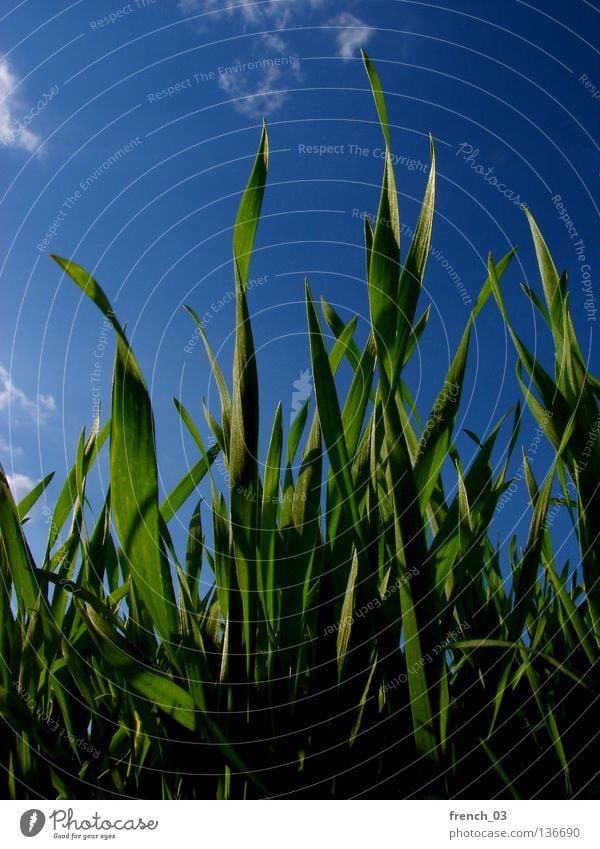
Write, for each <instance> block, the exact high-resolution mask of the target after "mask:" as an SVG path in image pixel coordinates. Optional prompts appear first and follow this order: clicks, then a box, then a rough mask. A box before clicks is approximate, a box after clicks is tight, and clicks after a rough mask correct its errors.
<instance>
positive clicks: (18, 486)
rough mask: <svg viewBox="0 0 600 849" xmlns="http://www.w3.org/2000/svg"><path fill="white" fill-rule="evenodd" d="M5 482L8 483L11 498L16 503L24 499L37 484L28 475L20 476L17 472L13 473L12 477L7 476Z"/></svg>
mask: <svg viewBox="0 0 600 849" xmlns="http://www.w3.org/2000/svg"><path fill="white" fill-rule="evenodd" d="M6 480H7V481H8V485H9V487H10V489H11V492H12V494H13V498H14V499H15V501H17V502H19V501H20V500H21V499H22V498H24V497H25V496H26V495H27V493H29V492H31V490H32V489H33V487H34V486H35V485H36V483H37V482H36V481H34V480H33V479H32V478H30V477H29V475H22V474H20V473H19V472H15V474H14V475H7V476H6Z"/></svg>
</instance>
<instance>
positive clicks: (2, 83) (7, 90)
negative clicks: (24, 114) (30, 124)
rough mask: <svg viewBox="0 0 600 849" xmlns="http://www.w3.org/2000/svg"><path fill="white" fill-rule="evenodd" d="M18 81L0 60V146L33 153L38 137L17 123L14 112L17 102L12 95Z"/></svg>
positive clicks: (4, 61)
mask: <svg viewBox="0 0 600 849" xmlns="http://www.w3.org/2000/svg"><path fill="white" fill-rule="evenodd" d="M17 83H18V80H17V78H16V77H15V76H14V74H13V73H12V72H11V70H10V68H9V67H8V62H7V61H6V60H5V59H0V144H2V146H3V147H8V146H9V145H10V146H13V147H21V148H23V149H24V150H28V151H33V150H35V149H36V147H37V146H38V144H39V142H40V137H39V136H37V135H36V134H35V133H32V132H31V130H28V129H27V127H25V126H23V125H22V123H20V121H19V117H18V113H17V117H15V110H16V109H18V107H19V102H18V100H17V99H16V97H15V95H14V90H15V88H16V86H17Z"/></svg>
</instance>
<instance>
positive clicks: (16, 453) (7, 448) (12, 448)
mask: <svg viewBox="0 0 600 849" xmlns="http://www.w3.org/2000/svg"><path fill="white" fill-rule="evenodd" d="M0 454H4V456H6V457H22V456H23V449H22V448H18V447H17V446H16V445H11V444H10V442H7V440H6V439H4V437H2V436H0Z"/></svg>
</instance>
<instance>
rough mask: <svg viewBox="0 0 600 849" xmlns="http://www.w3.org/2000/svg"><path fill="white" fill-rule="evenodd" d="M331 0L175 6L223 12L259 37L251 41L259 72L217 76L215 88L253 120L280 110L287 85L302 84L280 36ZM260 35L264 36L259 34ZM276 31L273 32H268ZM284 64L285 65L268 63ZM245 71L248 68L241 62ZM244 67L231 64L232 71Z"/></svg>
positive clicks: (204, 0)
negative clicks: (217, 86)
mask: <svg viewBox="0 0 600 849" xmlns="http://www.w3.org/2000/svg"><path fill="white" fill-rule="evenodd" d="M329 2H330V0H269V2H265V3H252V2H248V3H246V4H243V5H241V3H240V0H179V3H178V6H179V9H180V11H181V12H182V13H183V14H194V13H206V12H211V11H216V10H217V9H222V10H224V11H225V13H226V14H229V15H231V16H232V17H233V16H235V18H236V19H238V20H241V21H242V23H243V25H244V27H252V28H253V29H257V30H258V32H257V33H256V34H255V37H254V38H253V39H252V43H251V44H252V47H251V50H252V53H253V55H254V56H255V57H256V60H257V61H256V63H255V64H257V65H259V67H258V68H253V69H252V70H249V71H243V72H239V73H238V72H236V73H234V74H224V75H223V74H220V75H219V77H218V85H219V87H220V88H221V89H222V90H223V91H224V92H226V94H227V95H228V96H229V97H230V98H231V99H232V101H233V106H234V108H235V109H236V110H237V111H238V112H241V113H242V114H244V115H248V116H250V117H253V118H257V117H261V116H262V115H270V114H271V113H273V112H275V111H276V110H277V109H279V108H280V107H281V106H282V104H283V103H284V102H285V101H286V100H287V98H288V96H289V90H290V89H291V88H292V84H293V83H294V82H297V81H298V80H300V79H301V77H302V74H301V70H300V65H299V61H298V58H297V57H296V58H295V61H293V62H291V61H289V58H290V56H291V55H292V54H293V51H292V50H291V48H290V45H289V43H288V41H287V40H286V38H285V33H283V32H280V31H281V30H285V28H286V27H288V26H295V25H298V24H300V23H302V22H305V21H306V20H307V16H308V15H309V14H311V13H313V12H315V11H317V10H319V9H321V8H324V7H325V6H326V5H327V4H328V3H329ZM260 30H267V31H265V32H261V31H260ZM268 30H277V32H268ZM273 59H275V60H278V59H286V61H282V62H279V61H275V62H273V61H272V60H273ZM245 62H246V64H247V65H252V64H253V63H252V62H249V61H248V59H247V58H246V60H245ZM236 64H237V65H244V60H241V59H239V58H236V59H235V61H234V62H232V63H231V65H236Z"/></svg>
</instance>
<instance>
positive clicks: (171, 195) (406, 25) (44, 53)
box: [0, 0, 600, 548]
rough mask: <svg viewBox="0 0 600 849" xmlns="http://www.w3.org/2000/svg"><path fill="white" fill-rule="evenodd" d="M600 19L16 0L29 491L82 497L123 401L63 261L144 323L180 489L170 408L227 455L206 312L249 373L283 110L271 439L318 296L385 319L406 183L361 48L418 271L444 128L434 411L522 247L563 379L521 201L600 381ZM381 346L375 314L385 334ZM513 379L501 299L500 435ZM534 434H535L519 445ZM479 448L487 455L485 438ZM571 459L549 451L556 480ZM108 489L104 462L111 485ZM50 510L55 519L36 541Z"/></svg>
mask: <svg viewBox="0 0 600 849" xmlns="http://www.w3.org/2000/svg"><path fill="white" fill-rule="evenodd" d="M599 24H600V12H599V11H598V10H597V9H596V8H595V7H594V5H593V4H592V3H590V2H587V0H573V2H571V3H569V4H564V3H559V2H554V0H544V2H542V0H537V2H536V3H526V2H521V0H506V2H503V3H487V4H481V3H480V2H475V0H454V2H451V3H450V2H440V3H437V4H434V3H422V2H417V1H416V0H411V1H410V2H407V0H375V2H374V1H373V0H370V2H360V0H356V1H355V2H354V0H349V2H346V3H343V4H342V3H339V2H334V0H293V2H292V0H263V2H259V3H247V4H240V3H235V2H233V0H220V2H217V0H180V2H179V3H177V2H175V0H169V2H167V0H154V2H151V0H131V2H129V3H124V2H120V0H117V1H116V2H112V0H111V2H100V0H98V2H96V0H85V2H83V0H80V2H75V3H70V4H69V3H62V2H61V3H59V2H56V1H55V0H51V2H47V0H23V2H12V1H11V2H9V0H5V2H3V3H2V5H1V6H0V57H1V58H0V159H1V168H0V234H1V240H2V252H1V257H0V285H1V286H2V306H3V309H2V312H1V313H0V322H1V332H0V460H1V462H2V464H3V465H4V467H5V469H6V471H7V472H8V473H9V476H10V481H11V484H12V486H13V489H15V491H16V492H17V494H19V495H22V494H23V493H24V492H25V491H27V488H28V487H29V486H30V485H32V483H33V482H35V481H37V480H39V479H40V478H41V477H42V476H44V475H45V474H47V473H48V472H49V471H56V473H57V475H56V477H57V481H59V482H61V481H62V480H63V479H64V475H65V473H66V471H67V469H68V468H69V467H70V465H71V464H72V462H73V458H74V452H75V447H76V441H77V437H78V434H79V431H80V429H81V427H82V426H83V425H86V426H87V427H88V429H89V426H90V425H91V421H92V418H93V407H94V400H95V399H97V398H100V400H101V402H102V404H103V408H104V410H105V411H107V409H108V406H109V400H110V372H111V365H112V351H113V348H112V339H111V337H110V334H107V333H106V331H105V328H104V326H103V320H102V317H101V316H100V315H99V314H98V313H97V312H96V311H95V310H94V308H93V307H92V306H91V305H90V304H89V302H82V299H81V297H80V293H79V291H78V290H76V289H75V287H74V286H73V285H72V284H70V283H69V282H68V281H66V280H64V279H61V275H60V273H59V270H58V267H56V266H55V265H54V264H53V263H52V262H51V260H50V259H49V258H48V256H47V254H48V253H49V252H54V253H58V254H61V255H63V256H67V257H71V258H73V259H75V260H76V261H77V262H79V263H80V264H82V265H84V266H85V267H86V268H87V269H88V270H90V271H91V272H93V274H94V275H95V276H96V278H97V279H98V280H99V281H100V283H101V284H102V285H103V287H104V288H105V291H106V292H107V294H108V295H109V297H110V299H111V300H112V302H113V304H114V307H115V309H116V312H117V314H118V315H119V317H120V319H121V321H122V322H127V324H128V332H129V335H130V339H131V341H132V345H133V347H134V350H135V351H136V354H137V355H138V358H139V360H140V362H141V365H142V368H143V371H144V373H145V375H146V378H147V381H148V383H149V385H150V386H151V391H152V396H153V400H154V403H155V412H156V420H157V437H158V446H159V459H160V462H161V471H162V475H163V484H164V487H165V489H169V488H170V486H171V485H173V484H174V483H175V482H176V481H177V479H178V478H179V476H180V475H181V474H183V471H184V469H185V467H186V463H191V462H193V461H195V460H196V459H197V458H196V455H195V454H194V453H193V449H192V446H191V445H190V443H189V441H188V440H187V439H186V438H185V437H184V435H183V434H182V432H181V428H180V425H179V422H178V417H177V413H176V411H175V409H174V407H173V405H172V404H171V401H170V398H171V396H173V395H176V396H177V397H179V398H181V399H182V400H183V401H184V403H185V404H186V406H187V407H188V409H190V411H191V412H192V413H193V415H194V417H195V418H196V420H197V421H198V422H199V424H201V425H202V432H203V433H204V435H205V436H206V437H207V438H208V430H207V428H206V426H205V425H204V419H203V416H202V411H201V398H202V397H206V398H207V399H208V401H209V404H210V405H211V406H212V409H213V410H215V411H216V410H217V409H218V405H217V404H216V396H215V387H214V385H213V384H211V381H210V374H209V370H208V367H207V363H206V359H205V356H204V352H203V350H202V348H201V346H200V345H196V346H193V345H192V346H190V344H189V340H190V338H191V337H192V334H193V326H192V324H191V322H190V319H189V316H187V314H186V313H185V312H184V310H183V304H185V303H189V304H190V305H192V306H193V307H194V308H195V309H196V311H197V312H198V313H200V314H201V315H205V314H206V317H207V321H206V328H207V333H208V335H209V338H210V340H211V342H212V344H213V346H214V347H215V348H216V349H217V350H218V351H219V358H220V361H221V364H222V367H223V369H224V370H225V372H226V373H229V372H230V364H231V350H232V337H231V334H232V332H233V329H234V328H233V320H234V310H233V304H232V301H231V297H230V295H229V294H228V293H230V292H231V290H232V275H231V237H232V232H231V227H232V223H233V220H234V217H235V212H236V208H237V203H238V201H239V197H240V192H241V191H242V189H243V186H244V185H245V182H246V179H247V175H248V173H249V169H250V167H251V163H252V159H253V156H254V152H255V149H256V146H257V143H258V138H259V132H260V123H261V120H262V117H263V115H264V116H265V117H266V119H267V122H268V125H269V133H270V145H271V159H270V177H269V187H268V190H267V194H266V197H265V203H264V207H263V211H264V220H263V221H262V223H261V227H260V230H259V235H258V240H257V246H256V253H255V257H254V261H253V266H252V271H251V278H252V279H253V281H254V285H253V288H252V291H251V293H250V297H249V300H250V309H251V312H252V314H253V317H254V332H255V342H256V345H257V349H258V358H259V369H260V373H261V375H262V389H263V392H262V398H261V415H262V430H263V432H264V433H265V434H267V433H268V431H269V430H270V425H271V420H272V415H273V411H274V409H275V404H276V402H277V400H279V399H281V400H282V402H283V404H284V416H285V419H286V420H289V416H290V413H291V410H292V403H293V394H294V392H297V391H298V389H297V387H295V386H294V382H295V381H298V380H302V377H301V376H302V372H303V370H306V369H307V368H308V367H309V356H308V344H307V337H306V316H305V310H304V306H303V303H302V300H303V281H304V276H305V275H306V274H307V275H308V276H309V278H310V280H311V285H312V289H313V292H314V294H316V295H320V294H323V295H325V297H327V299H328V300H329V301H330V302H332V303H334V304H336V305H337V307H338V309H339V311H340V312H341V313H342V314H343V315H345V316H346V317H349V316H350V315H351V314H353V313H354V312H358V313H359V314H360V315H361V316H363V317H366V312H367V302H366V292H365V283H364V272H363V269H364V255H363V247H362V232H363V230H362V221H361V220H360V214H361V213H362V212H363V211H367V212H368V213H369V214H374V213H375V212H376V209H377V200H378V189H379V185H380V181H381V171H382V164H383V163H382V159H381V146H382V139H381V136H380V131H379V128H378V126H377V124H376V115H375V110H374V106H373V102H372V98H371V95H370V93H369V91H368V86H367V80H366V76H365V73H364V70H363V67H362V63H361V62H360V58H359V49H360V47H361V46H362V47H365V48H366V49H367V50H368V52H369V53H370V55H371V57H372V58H373V60H374V61H375V63H376V66H377V68H378V70H379V73H380V76H381V79H382V83H383V88H384V90H385V91H386V93H387V100H388V110H389V113H390V121H391V124H392V139H393V148H394V153H395V154H396V156H397V183H398V190H399V196H400V210H401V218H402V221H403V223H404V225H405V233H404V245H403V247H404V250H406V245H407V243H408V234H409V233H410V228H411V227H413V226H414V223H415V220H416V216H417V213H418V208H419V203H420V199H421V197H422V194H423V191H424V186H425V181H426V177H427V171H428V163H429V151H428V133H429V132H431V133H432V134H433V136H434V138H435V140H436V145H437V153H438V174H439V182H438V202H437V210H438V215H437V219H436V223H435V227H434V233H433V239H432V243H433V250H432V254H431V256H430V260H429V266H428V272H427V276H426V290H425V292H424V298H423V303H422V308H424V307H425V305H426V304H427V303H429V302H430V303H431V304H432V319H431V322H430V327H429V330H428V333H427V335H426V338H425V340H424V342H423V345H422V346H421V348H420V350H419V355H418V358H417V360H416V361H415V364H414V367H413V368H412V370H411V381H412V383H411V385H412V389H413V391H414V394H415V396H416V397H417V404H418V406H419V407H420V409H421V410H422V411H423V412H425V411H426V410H428V409H429V407H430V405H431V402H432V399H433V397H434V394H435V393H436V392H437V391H438V389H439V388H440V386H441V384H442V383H443V379H444V376H445V371H446V368H447V365H448V362H449V357H450V356H451V352H452V350H453V348H454V346H455V344H456V341H457V339H458V338H459V336H460V334H461V333H462V330H463V328H464V324H465V322H466V320H467V317H468V312H469V304H470V302H472V301H474V299H475V297H476V295H477V293H478V291H479V288H480V286H481V284H482V282H483V280H484V277H485V263H486V258H487V253H488V251H489V250H492V251H493V253H494V255H495V256H496V257H499V256H500V255H502V254H504V253H505V252H506V251H507V250H508V249H509V248H510V247H511V246H512V245H515V244H518V245H519V246H520V247H519V253H518V260H517V261H516V262H515V264H514V265H513V267H512V269H511V270H510V272H509V273H508V274H507V275H506V277H505V280H504V289H505V292H506V296H507V302H508V305H509V309H510V311H511V313H512V315H513V316H514V317H515V320H516V324H517V327H518V329H519V331H520V333H521V335H522V337H523V338H524V339H525V340H527V342H528V344H529V346H530V347H531V348H532V349H533V350H535V351H536V352H537V353H539V355H540V357H541V358H542V360H544V358H545V357H546V356H547V354H548V351H549V349H548V346H547V338H546V334H545V333H544V330H543V328H542V327H541V326H540V322H539V320H538V319H537V318H536V316H535V315H534V314H533V312H532V311H531V309H530V307H529V306H528V302H527V300H526V299H525V298H524V296H523V295H522V293H521V292H520V289H519V284H520V283H521V282H527V283H528V284H530V285H532V286H533V287H535V288H537V289H539V280H538V278H537V276H536V268H535V264H534V257H533V251H532V248H531V244H530V238H529V231H528V228H527V225H526V220H525V216H524V214H523V212H522V210H521V209H520V207H519V203H520V202H524V203H527V204H528V205H529V206H530V208H531V209H532V211H533V212H534V214H535V215H536V217H537V220H538V223H539V224H540V226H541V228H542V230H543V232H544V234H545V236H546V239H547V241H548V242H549V244H550V246H551V249H552V251H553V253H554V255H555V257H556V260H557V263H558V264H559V265H560V267H561V268H564V267H566V268H568V269H569V270H570V272H571V299H572V311H573V316H574V321H575V325H576V327H577V330H578V332H579V335H580V340H581V344H582V348H583V350H584V351H585V352H587V353H588V354H589V358H590V364H591V365H592V368H595V369H596V371H597V366H598V357H597V342H596V341H595V340H594V331H595V327H596V315H595V312H594V309H595V307H596V306H597V302H596V298H597V297H598V295H599V293H600V283H598V282H597V281H596V280H595V271H596V269H597V268H598V264H599V260H600V256H599V248H598V239H597V232H598V231H597V226H598V206H597V200H596V198H597V186H598V179H599V171H600V161H599V160H600V158H599V155H598V152H599V149H598V143H597V141H596V139H597V129H598V118H599V116H600V62H599V61H598V57H599V52H598V48H597V44H594V43H593V41H592V39H593V34H594V32H597V31H598V25H599ZM557 196H560V197H559V198H557ZM559 204H562V206H559ZM561 217H562V220H561ZM577 246H579V255H581V254H582V253H583V254H584V255H585V263H583V262H582V261H581V260H580V258H579V255H578V252H577V250H578V248H577ZM585 267H587V269H588V271H587V274H589V277H586V278H585V279H583V276H582V275H583V271H584V268H585ZM584 284H585V285H586V286H587V289H585V290H584V288H583V286H584ZM586 303H587V306H586ZM365 326H366V324H365V320H364V319H363V318H361V319H360V321H359V328H358V334H359V335H360V336H361V338H364V332H365ZM105 337H106V338H105ZM186 348H187V349H188V350H186ZM99 352H102V354H103V356H101V357H100V355H99ZM594 358H595V361H594ZM514 362H515V357H514V352H513V350H512V348H511V346H510V344H509V341H508V340H507V338H506V334H505V331H504V327H503V324H502V322H501V320H500V316H499V314H498V311H497V309H496V308H495V306H494V305H493V304H491V303H490V304H489V305H488V306H487V307H486V309H485V311H484V312H483V313H482V315H481V317H480V319H479V320H478V322H477V325H476V333H475V335H474V337H473V345H472V351H471V360H470V366H469V381H468V385H469V391H468V392H467V394H466V397H465V398H464V401H463V406H462V416H461V419H460V425H461V427H467V428H470V429H471V430H474V431H476V432H477V433H478V434H479V435H480V436H483V435H485V433H486V431H487V430H489V428H490V427H491V426H492V425H493V424H494V423H495V422H496V421H497V419H498V418H499V417H500V415H501V414H502V413H503V412H504V411H505V410H506V409H507V408H508V407H509V406H511V405H512V404H514V403H515V401H516V400H517V399H518V398H519V387H518V384H517V382H516V379H515V376H514ZM98 364H99V365H98ZM342 378H343V376H342ZM305 382H306V381H305ZM300 391H302V390H300ZM534 437H535V425H534V424H533V422H532V421H530V420H528V421H526V422H525V423H524V427H523V432H522V438H521V442H522V443H523V444H524V445H525V446H527V445H528V444H529V443H530V442H531V440H532V439H534ZM459 446H460V447H461V448H464V450H465V451H466V452H467V454H468V451H469V442H468V440H466V438H465V439H463V438H462V437H461V438H460V439H459ZM548 456H549V455H548V453H547V452H546V451H545V449H544V447H543V446H540V447H539V449H537V453H536V459H535V462H534V463H533V468H534V471H535V472H536V474H537V475H538V476H539V477H540V478H541V477H543V475H544V473H545V470H546V468H547V461H548ZM544 464H546V465H544ZM517 466H518V459H517V460H516V461H515V468H516V467H517ZM105 484H106V477H105V470H104V471H103V469H102V466H100V467H99V468H98V472H97V473H96V478H95V481H94V487H95V488H96V491H97V492H101V490H102V488H103V487H104V486H105ZM56 489H57V486H54V485H53V487H52V488H51V489H50V490H49V491H48V496H47V503H48V505H51V504H52V502H53V496H54V495H55V494H56ZM521 490H523V487H522V486H521ZM514 502H515V503H514V505H513V506H512V507H511V509H510V510H507V511H506V513H503V514H502V516H500V517H499V520H498V532H499V534H500V535H501V538H504V537H505V535H506V534H508V533H510V532H511V529H512V528H513V527H515V528H517V529H518V530H519V533H521V534H523V533H524V532H525V527H524V526H523V525H522V524H521V522H522V519H521V511H522V510H523V508H524V506H525V498H524V493H523V492H522V491H521V492H520V493H519V495H518V497H517V496H516V497H515V499H514ZM192 506H193V505H192V504H191V503H190V505H189V507H190V511H191V508H192ZM41 507H42V505H41V506H40V509H39V510H38V511H37V512H35V513H34V515H33V516H32V520H31V522H30V535H31V540H32V544H33V545H34V547H38V548H39V546H40V545H41V540H42V539H43V536H44V534H45V531H46V529H45V527H44V521H45V519H44V515H43V513H42V512H41ZM557 527H558V528H559V529H560V525H557ZM565 533H566V529H565Z"/></svg>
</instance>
